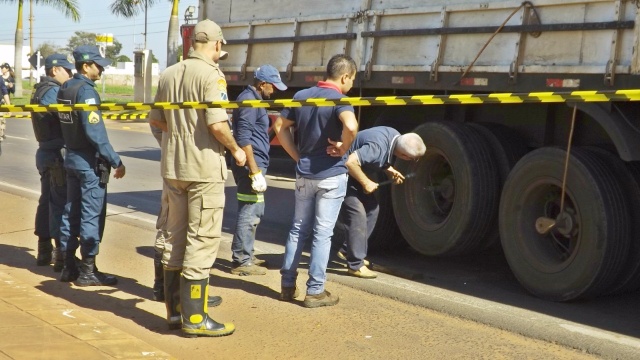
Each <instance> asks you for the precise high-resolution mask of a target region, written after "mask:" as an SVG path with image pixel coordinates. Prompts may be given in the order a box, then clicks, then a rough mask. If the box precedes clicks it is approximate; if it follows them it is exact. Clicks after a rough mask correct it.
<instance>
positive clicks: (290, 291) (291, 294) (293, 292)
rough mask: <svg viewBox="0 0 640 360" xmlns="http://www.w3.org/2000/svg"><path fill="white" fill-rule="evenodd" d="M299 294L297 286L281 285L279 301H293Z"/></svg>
mask: <svg viewBox="0 0 640 360" xmlns="http://www.w3.org/2000/svg"><path fill="white" fill-rule="evenodd" d="M298 296H300V292H299V291H298V288H297V287H285V286H283V287H282V291H281V292H280V300H281V301H293V300H294V299H295V298H297V297H298Z"/></svg>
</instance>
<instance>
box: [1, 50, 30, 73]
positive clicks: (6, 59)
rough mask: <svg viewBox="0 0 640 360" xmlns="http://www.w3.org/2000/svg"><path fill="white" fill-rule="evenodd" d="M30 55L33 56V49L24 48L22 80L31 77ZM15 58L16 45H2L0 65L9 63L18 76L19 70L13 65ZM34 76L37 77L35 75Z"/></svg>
mask: <svg viewBox="0 0 640 360" xmlns="http://www.w3.org/2000/svg"><path fill="white" fill-rule="evenodd" d="M29 55H31V48H29V46H23V47H22V74H21V75H22V78H23V79H25V78H28V77H29V71H31V64H29ZM14 57H15V45H14V44H0V64H4V63H8V64H9V65H11V67H12V68H13V70H14V72H16V75H17V73H18V72H17V68H19V66H15V65H14V64H13V60H14ZM34 76H36V75H35V74H34Z"/></svg>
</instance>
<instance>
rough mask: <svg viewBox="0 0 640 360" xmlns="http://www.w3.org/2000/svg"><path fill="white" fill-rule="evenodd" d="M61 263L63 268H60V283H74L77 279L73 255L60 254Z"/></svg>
mask: <svg viewBox="0 0 640 360" xmlns="http://www.w3.org/2000/svg"><path fill="white" fill-rule="evenodd" d="M62 262H63V264H64V267H63V268H62V272H61V273H60V281H62V282H72V281H76V279H77V278H78V275H79V272H78V265H77V264H76V257H75V255H74V254H72V253H69V252H63V253H62Z"/></svg>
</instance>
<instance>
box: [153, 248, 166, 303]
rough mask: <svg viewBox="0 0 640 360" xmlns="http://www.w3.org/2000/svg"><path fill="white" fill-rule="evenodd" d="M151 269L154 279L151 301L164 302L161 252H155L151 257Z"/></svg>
mask: <svg viewBox="0 0 640 360" xmlns="http://www.w3.org/2000/svg"><path fill="white" fill-rule="evenodd" d="M153 269H154V271H155V277H154V279H153V300H155V301H164V269H163V267H162V252H161V251H156V253H155V255H154V256H153Z"/></svg>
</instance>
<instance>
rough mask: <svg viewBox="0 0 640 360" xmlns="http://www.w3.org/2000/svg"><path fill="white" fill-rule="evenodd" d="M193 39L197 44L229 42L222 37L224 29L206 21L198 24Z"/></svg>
mask: <svg viewBox="0 0 640 360" xmlns="http://www.w3.org/2000/svg"><path fill="white" fill-rule="evenodd" d="M193 39H194V40H195V41H197V42H209V41H218V40H222V43H223V44H226V43H227V41H226V40H225V39H224V36H222V29H221V28H220V26H219V25H218V24H216V23H215V22H213V21H211V20H209V19H205V20H202V21H200V22H199V23H197V24H196V27H195V28H194V29H193Z"/></svg>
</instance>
